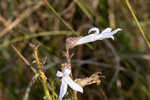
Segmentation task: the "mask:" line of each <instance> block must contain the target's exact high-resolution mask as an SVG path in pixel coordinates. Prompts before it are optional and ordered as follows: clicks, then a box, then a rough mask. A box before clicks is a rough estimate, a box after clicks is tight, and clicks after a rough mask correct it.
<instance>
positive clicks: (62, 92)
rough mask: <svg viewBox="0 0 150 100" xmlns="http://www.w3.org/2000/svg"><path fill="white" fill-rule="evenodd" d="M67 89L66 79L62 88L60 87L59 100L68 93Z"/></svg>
mask: <svg viewBox="0 0 150 100" xmlns="http://www.w3.org/2000/svg"><path fill="white" fill-rule="evenodd" d="M67 88H68V86H67V83H66V82H65V81H64V78H63V79H62V82H61V87H60V93H59V100H62V98H63V97H64V95H65V94H66V92H67Z"/></svg>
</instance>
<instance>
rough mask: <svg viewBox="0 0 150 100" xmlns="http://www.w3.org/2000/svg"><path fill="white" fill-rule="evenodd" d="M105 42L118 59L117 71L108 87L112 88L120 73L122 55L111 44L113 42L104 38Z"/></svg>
mask: <svg viewBox="0 0 150 100" xmlns="http://www.w3.org/2000/svg"><path fill="white" fill-rule="evenodd" d="M104 42H105V43H106V45H107V46H108V47H109V48H110V49H111V51H112V53H113V54H114V56H115V60H116V71H115V74H114V76H113V78H112V80H111V82H110V85H109V86H108V88H110V87H111V86H112V83H114V82H115V81H116V79H117V77H118V74H119V72H120V69H121V68H120V56H119V55H118V54H117V52H116V50H115V48H114V47H113V46H112V45H111V43H110V42H109V41H108V40H104Z"/></svg>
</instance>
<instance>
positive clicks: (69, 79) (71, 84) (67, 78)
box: [64, 76, 83, 93]
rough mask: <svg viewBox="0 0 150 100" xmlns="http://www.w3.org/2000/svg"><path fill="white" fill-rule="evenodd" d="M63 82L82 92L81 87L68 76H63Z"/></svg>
mask: <svg viewBox="0 0 150 100" xmlns="http://www.w3.org/2000/svg"><path fill="white" fill-rule="evenodd" d="M64 79H65V82H66V83H67V84H68V85H69V86H70V87H71V88H72V89H73V90H75V91H78V92H81V93H83V88H82V87H81V86H80V85H78V84H77V83H75V82H74V81H73V80H72V79H71V78H70V77H69V76H68V77H65V78H64Z"/></svg>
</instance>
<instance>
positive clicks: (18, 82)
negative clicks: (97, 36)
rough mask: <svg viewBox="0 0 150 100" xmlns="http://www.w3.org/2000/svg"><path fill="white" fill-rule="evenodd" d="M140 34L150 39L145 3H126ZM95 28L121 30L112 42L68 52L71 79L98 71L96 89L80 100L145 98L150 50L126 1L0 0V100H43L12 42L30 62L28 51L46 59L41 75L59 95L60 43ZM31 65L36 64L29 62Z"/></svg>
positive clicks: (140, 0)
mask: <svg viewBox="0 0 150 100" xmlns="http://www.w3.org/2000/svg"><path fill="white" fill-rule="evenodd" d="M129 2H130V4H131V6H132V8H133V10H134V12H135V15H136V16H137V18H138V20H139V21H140V24H141V25H142V28H143V30H144V32H145V35H146V37H147V38H148V39H150V13H149V12H150V6H149V5H150V1H149V0H129ZM93 26H96V27H98V28H99V29H100V31H102V30H103V29H105V28H107V27H111V28H113V29H115V28H122V29H123V30H122V31H121V32H119V33H117V34H116V35H115V40H114V41H113V40H112V39H108V40H103V41H96V42H94V43H90V44H89V45H82V46H78V47H75V48H74V49H72V50H71V52H72V53H74V56H73V58H72V71H73V77H74V79H75V78H84V77H88V76H90V75H91V74H93V73H95V72H103V75H105V79H102V83H101V85H98V86H97V85H95V84H93V85H90V86H87V87H85V88H84V93H83V94H80V93H79V94H78V99H79V100H149V99H150V51H149V50H150V49H149V48H148V46H147V44H146V43H145V41H144V39H143V37H142V35H141V32H140V30H139V28H138V27H137V24H136V23H135V21H134V19H133V17H132V15H131V12H130V11H129V9H128V6H127V4H126V0H48V1H47V0H0V100H42V99H43V97H44V91H43V87H42V84H41V82H40V80H39V79H37V80H34V79H33V77H34V73H33V72H32V70H31V69H30V67H29V66H28V65H27V64H26V63H24V61H23V60H22V59H21V58H20V57H19V56H18V54H17V53H16V51H14V49H13V48H12V46H11V45H12V44H13V45H14V46H15V47H16V48H17V50H18V51H19V52H20V53H21V54H22V55H23V56H24V57H25V58H26V59H27V60H28V61H29V62H30V63H31V62H32V61H33V60H34V58H33V49H32V48H31V47H30V46H29V43H34V44H40V48H39V56H40V57H41V58H42V57H47V60H46V63H45V64H44V72H45V74H46V76H47V78H48V83H49V84H50V86H51V87H53V89H54V90H55V93H56V94H57V95H58V94H59V88H60V84H61V83H60V80H59V79H58V78H57V77H56V72H57V70H60V68H61V67H60V64H61V63H62V62H64V61H65V58H64V56H63V51H65V40H66V38H67V37H69V36H85V35H87V34H88V29H89V28H91V27H93ZM33 67H35V68H36V66H35V65H34V64H33Z"/></svg>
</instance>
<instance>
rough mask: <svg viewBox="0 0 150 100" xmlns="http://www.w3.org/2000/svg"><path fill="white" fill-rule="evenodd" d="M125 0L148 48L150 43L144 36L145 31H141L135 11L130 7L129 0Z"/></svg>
mask: <svg viewBox="0 0 150 100" xmlns="http://www.w3.org/2000/svg"><path fill="white" fill-rule="evenodd" d="M125 1H126V4H127V6H128V8H129V10H130V12H131V14H132V16H133V18H134V20H135V22H136V24H137V26H138V28H139V30H140V31H141V34H142V36H143V38H144V40H145V42H146V43H147V46H148V47H149V48H150V43H149V41H148V39H147V37H146V36H145V33H144V31H143V29H142V27H141V25H140V23H139V21H138V19H137V17H136V15H135V13H134V11H133V9H132V7H131V5H130V3H129V0H125Z"/></svg>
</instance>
